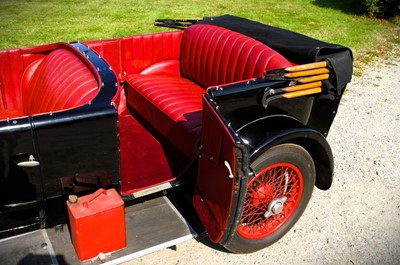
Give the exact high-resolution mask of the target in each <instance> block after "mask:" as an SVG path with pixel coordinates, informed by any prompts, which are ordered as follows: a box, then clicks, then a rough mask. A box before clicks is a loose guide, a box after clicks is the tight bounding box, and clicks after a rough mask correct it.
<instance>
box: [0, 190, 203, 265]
mask: <svg viewBox="0 0 400 265" xmlns="http://www.w3.org/2000/svg"><path fill="white" fill-rule="evenodd" d="M125 221H126V240H127V247H126V248H124V249H122V250H119V251H115V252H113V253H105V254H102V255H99V256H98V257H96V258H93V259H92V260H88V261H85V262H79V260H78V257H77V255H76V252H75V249H74V247H73V245H72V243H71V238H70V233H69V230H68V227H67V226H66V225H60V226H57V227H54V228H49V229H46V230H44V229H43V230H38V231H34V232H31V233H27V234H24V235H20V236H16V237H12V238H6V239H2V240H0V257H1V260H2V264H42V263H45V264H60V265H62V264H82V265H86V264H120V263H123V262H127V261H129V260H132V259H135V258H138V257H141V256H144V255H146V254H150V253H152V252H155V251H158V250H161V249H164V248H168V247H171V246H174V245H176V244H179V243H182V242H185V241H188V240H190V239H192V238H194V237H195V236H196V233H195V232H194V230H193V229H192V228H191V227H190V225H189V224H188V223H187V222H186V221H185V219H184V218H183V217H182V215H181V214H180V213H179V212H178V210H176V208H175V207H174V206H173V205H172V203H171V202H170V201H169V200H168V198H167V197H159V198H155V199H152V200H149V201H145V202H143V203H139V204H136V205H132V206H129V207H127V208H125Z"/></svg>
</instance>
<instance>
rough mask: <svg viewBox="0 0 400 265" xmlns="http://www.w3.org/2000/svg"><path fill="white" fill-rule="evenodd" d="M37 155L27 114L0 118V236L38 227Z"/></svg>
mask: <svg viewBox="0 0 400 265" xmlns="http://www.w3.org/2000/svg"><path fill="white" fill-rule="evenodd" d="M42 221H43V188H42V178H41V172H40V159H39V157H38V154H37V152H36V150H35V147H34V139H33V133H32V128H31V122H30V118H29V117H22V118H18V119H13V120H3V121H0V238H2V237H7V236H10V235H13V234H16V233H21V232H23V231H30V230H33V229H37V228H40V227H41V223H42Z"/></svg>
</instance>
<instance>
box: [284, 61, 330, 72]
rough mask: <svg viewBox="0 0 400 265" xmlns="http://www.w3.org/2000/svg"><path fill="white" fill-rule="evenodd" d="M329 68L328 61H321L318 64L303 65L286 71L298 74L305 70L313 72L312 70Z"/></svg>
mask: <svg viewBox="0 0 400 265" xmlns="http://www.w3.org/2000/svg"><path fill="white" fill-rule="evenodd" d="M327 66H328V64H327V62H326V61H321V62H316V63H308V64H301V65H296V66H291V67H286V68H285V71H287V72H298V71H305V70H311V69H316V68H323V67H327Z"/></svg>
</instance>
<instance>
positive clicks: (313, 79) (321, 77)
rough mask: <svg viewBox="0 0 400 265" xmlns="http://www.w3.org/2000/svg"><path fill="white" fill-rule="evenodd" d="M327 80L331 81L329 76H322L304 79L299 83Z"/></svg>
mask: <svg viewBox="0 0 400 265" xmlns="http://www.w3.org/2000/svg"><path fill="white" fill-rule="evenodd" d="M327 79H329V74H322V75H314V76H309V77H303V78H300V79H298V80H297V82H299V83H302V84H304V83H310V82H315V81H322V80H327Z"/></svg>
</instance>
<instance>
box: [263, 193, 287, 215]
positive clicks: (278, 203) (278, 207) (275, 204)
mask: <svg viewBox="0 0 400 265" xmlns="http://www.w3.org/2000/svg"><path fill="white" fill-rule="evenodd" d="M286 200H287V197H282V198H278V199H275V200H273V201H272V202H271V203H270V204H269V205H268V211H266V212H265V214H264V217H265V218H269V217H271V216H273V215H277V214H279V213H281V212H282V210H283V206H284V205H285V202H286Z"/></svg>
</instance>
